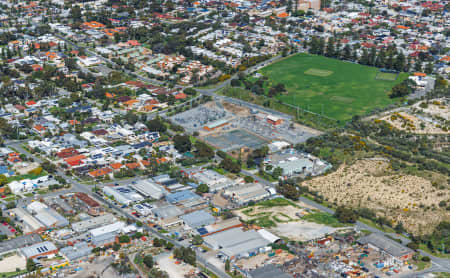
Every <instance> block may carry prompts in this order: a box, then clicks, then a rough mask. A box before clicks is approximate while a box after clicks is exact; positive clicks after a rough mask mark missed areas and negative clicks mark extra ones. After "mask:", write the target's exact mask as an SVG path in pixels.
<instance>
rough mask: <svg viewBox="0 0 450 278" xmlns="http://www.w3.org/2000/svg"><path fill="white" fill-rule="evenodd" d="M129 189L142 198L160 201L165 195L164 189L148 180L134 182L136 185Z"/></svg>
mask: <svg viewBox="0 0 450 278" xmlns="http://www.w3.org/2000/svg"><path fill="white" fill-rule="evenodd" d="M131 187H132V188H133V189H134V190H136V191H137V192H139V193H140V194H142V195H143V196H144V197H150V198H152V199H155V200H159V199H161V198H162V197H163V196H164V194H165V193H166V190H165V189H164V187H162V186H161V185H159V184H157V183H156V182H152V181H149V180H140V181H136V184H132V185H131Z"/></svg>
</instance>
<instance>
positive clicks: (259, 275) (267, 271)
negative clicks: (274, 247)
mask: <svg viewBox="0 0 450 278" xmlns="http://www.w3.org/2000/svg"><path fill="white" fill-rule="evenodd" d="M249 274H250V277H251V278H274V277H277V278H292V276H291V275H289V274H286V273H284V272H283V271H281V269H279V268H278V267H276V266H274V265H273V264H268V265H265V266H263V267H259V268H257V269H255V270H252V271H250V272H249Z"/></svg>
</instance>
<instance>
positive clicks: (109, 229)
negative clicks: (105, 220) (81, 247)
mask: <svg viewBox="0 0 450 278" xmlns="http://www.w3.org/2000/svg"><path fill="white" fill-rule="evenodd" d="M125 226H126V224H125V222H121V221H119V222H115V223H112V224H109V225H106V226H103V227H99V228H96V229H92V230H91V231H90V232H89V233H90V234H91V236H92V237H99V236H102V235H105V234H109V233H117V234H118V233H120V231H121V230H122V229H123V228H124V227H125Z"/></svg>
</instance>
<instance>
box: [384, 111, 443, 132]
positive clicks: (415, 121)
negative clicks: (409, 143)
mask: <svg viewBox="0 0 450 278" xmlns="http://www.w3.org/2000/svg"><path fill="white" fill-rule="evenodd" d="M425 119H426V118H424V117H420V118H419V117H416V116H414V115H411V114H410V113H405V112H398V113H392V114H390V115H387V116H385V117H383V118H381V120H383V121H386V122H387V123H389V124H390V125H392V126H393V127H395V128H396V129H399V130H405V131H408V132H411V133H416V134H448V133H450V131H448V130H446V128H445V129H443V128H442V126H441V125H439V124H436V123H434V122H432V120H428V121H427V120H425Z"/></svg>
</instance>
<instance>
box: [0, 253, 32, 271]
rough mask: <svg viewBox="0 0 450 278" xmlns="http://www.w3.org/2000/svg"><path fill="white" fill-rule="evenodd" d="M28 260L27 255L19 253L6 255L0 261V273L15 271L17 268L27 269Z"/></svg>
mask: <svg viewBox="0 0 450 278" xmlns="http://www.w3.org/2000/svg"><path fill="white" fill-rule="evenodd" d="M26 264H27V260H26V259H25V257H22V256H19V255H12V256H9V257H5V258H3V259H2V260H1V261H0V273H3V272H14V271H16V268H18V269H21V270H22V269H25V267H26Z"/></svg>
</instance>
